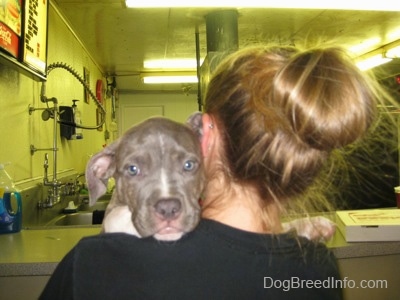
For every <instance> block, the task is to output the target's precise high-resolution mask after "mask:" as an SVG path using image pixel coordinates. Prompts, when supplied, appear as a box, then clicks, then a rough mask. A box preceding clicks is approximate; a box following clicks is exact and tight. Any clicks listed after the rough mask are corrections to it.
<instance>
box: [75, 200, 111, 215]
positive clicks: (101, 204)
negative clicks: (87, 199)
mask: <svg viewBox="0 0 400 300" xmlns="http://www.w3.org/2000/svg"><path fill="white" fill-rule="evenodd" d="M109 202H110V201H107V200H103V201H97V202H96V203H95V204H93V205H92V206H90V205H89V204H88V203H83V204H81V205H79V208H78V211H88V212H92V211H95V210H106V208H107V205H108V203H109Z"/></svg>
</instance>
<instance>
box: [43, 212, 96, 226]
mask: <svg viewBox="0 0 400 300" xmlns="http://www.w3.org/2000/svg"><path fill="white" fill-rule="evenodd" d="M92 218H93V213H91V212H86V213H74V214H68V215H61V216H58V217H56V218H54V219H53V220H51V221H50V222H49V223H48V224H47V226H71V225H92Z"/></svg>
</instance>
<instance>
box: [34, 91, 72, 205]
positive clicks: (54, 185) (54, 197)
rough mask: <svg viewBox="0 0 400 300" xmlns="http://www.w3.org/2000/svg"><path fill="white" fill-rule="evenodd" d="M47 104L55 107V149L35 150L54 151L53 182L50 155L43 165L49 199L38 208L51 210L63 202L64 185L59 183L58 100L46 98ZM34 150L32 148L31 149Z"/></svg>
mask: <svg viewBox="0 0 400 300" xmlns="http://www.w3.org/2000/svg"><path fill="white" fill-rule="evenodd" d="M43 100H44V101H45V102H53V104H54V106H53V108H52V110H53V112H54V113H53V127H54V130H53V147H52V148H50V149H35V151H38V150H52V151H53V180H52V181H49V179H48V172H47V169H48V168H49V155H48V153H46V154H45V155H44V164H43V168H44V176H43V185H44V186H48V187H50V188H49V190H48V195H47V198H46V199H45V200H44V201H41V202H39V203H38V206H39V207H40V208H51V207H53V206H54V205H55V204H57V203H60V202H61V195H60V194H61V193H60V188H61V186H63V185H64V184H62V183H61V182H59V181H58V180H57V151H58V148H57V116H56V114H57V102H58V101H57V99H56V98H45V99H42V101H43ZM31 148H32V147H31Z"/></svg>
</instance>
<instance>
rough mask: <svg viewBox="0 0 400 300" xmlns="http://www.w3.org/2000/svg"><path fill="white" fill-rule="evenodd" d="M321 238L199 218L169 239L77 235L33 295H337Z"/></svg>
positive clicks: (330, 256) (331, 261)
mask: <svg viewBox="0 0 400 300" xmlns="http://www.w3.org/2000/svg"><path fill="white" fill-rule="evenodd" d="M339 279H340V277H339V271H338V268H337V264H336V260H335V258H334V256H333V254H332V253H331V252H330V251H329V250H328V249H327V248H326V247H325V245H323V244H317V243H314V242H310V241H309V240H307V239H305V238H302V237H298V236H296V235H295V234H294V233H287V234H280V235H275V236H274V235H267V234H256V233H251V232H247V231H242V230H238V229H235V228H232V227H229V226H226V225H224V224H221V223H218V222H215V221H211V220H205V219H203V220H202V221H201V222H200V224H199V226H198V227H197V228H196V229H195V230H194V231H193V232H191V233H189V234H187V235H185V236H184V237H183V238H182V239H180V240H179V241H175V242H160V241H157V240H155V239H153V238H144V239H139V238H137V237H135V236H132V235H127V234H122V233H109V234H100V235H97V236H92V237H87V238H84V239H82V240H81V241H80V242H79V243H78V245H77V246H75V247H74V248H73V249H72V250H71V251H70V252H69V253H68V254H67V255H66V256H65V258H64V259H63V260H62V261H61V262H60V264H59V265H58V267H57V268H56V270H55V272H54V274H53V276H52V277H51V279H50V280H49V282H48V284H47V286H46V288H45V290H44V291H43V293H42V295H41V298H40V299H52V300H54V299H84V300H89V299H96V300H97V299H118V300H122V299H174V300H175V299H207V300H209V299H218V300H220V299H230V300H231V299H307V300H311V299H318V300H320V299H324V300H328V299H341V289H340V288H335V284H334V282H335V281H337V280H339Z"/></svg>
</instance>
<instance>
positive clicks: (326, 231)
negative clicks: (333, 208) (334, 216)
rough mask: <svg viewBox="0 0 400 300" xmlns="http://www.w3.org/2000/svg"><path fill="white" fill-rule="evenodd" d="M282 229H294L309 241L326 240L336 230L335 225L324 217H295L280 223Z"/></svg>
mask: <svg viewBox="0 0 400 300" xmlns="http://www.w3.org/2000/svg"><path fill="white" fill-rule="evenodd" d="M282 226H283V229H284V231H285V232H286V231H289V230H293V229H294V230H296V231H297V234H298V235H299V236H303V237H305V238H307V239H309V240H311V241H328V240H330V239H331V238H332V237H333V235H334V234H335V231H336V225H335V223H334V222H332V221H331V220H329V219H327V218H325V217H320V216H318V217H310V218H301V219H296V220H293V221H290V222H285V223H283V224H282Z"/></svg>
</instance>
